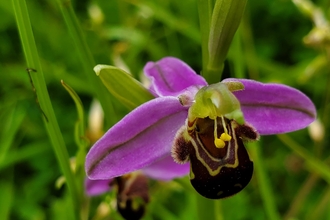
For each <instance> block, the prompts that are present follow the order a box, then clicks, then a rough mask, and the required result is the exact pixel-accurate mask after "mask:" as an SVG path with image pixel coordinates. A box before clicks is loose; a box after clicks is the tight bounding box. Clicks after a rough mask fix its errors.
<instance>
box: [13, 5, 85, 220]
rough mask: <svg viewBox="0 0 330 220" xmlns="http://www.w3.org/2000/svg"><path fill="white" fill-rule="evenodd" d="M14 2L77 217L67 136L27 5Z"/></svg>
mask: <svg viewBox="0 0 330 220" xmlns="http://www.w3.org/2000/svg"><path fill="white" fill-rule="evenodd" d="M12 4H13V7H14V12H15V16H16V22H17V26H18V30H19V34H20V38H21V42H22V45H23V49H24V55H25V59H26V62H27V65H28V67H29V68H33V69H34V70H35V71H37V72H34V71H32V72H31V78H32V82H33V85H34V87H35V91H36V94H37V98H38V101H39V104H40V108H41V109H42V111H43V113H44V114H43V116H44V117H43V121H44V123H45V127H46V130H47V133H48V135H49V138H50V140H51V143H52V146H53V149H54V152H55V154H56V157H57V160H58V162H59V165H60V167H61V170H62V172H63V175H64V176H65V178H66V183H67V186H68V189H69V192H70V195H71V199H72V203H73V207H74V210H72V212H73V214H74V215H75V216H76V218H77V219H78V213H79V212H78V210H79V209H78V207H79V195H78V193H77V188H76V184H75V181H74V176H73V173H72V171H71V169H70V164H69V154H68V152H67V149H66V146H65V143H64V139H63V136H62V133H61V131H60V128H59V126H58V123H57V119H56V117H55V113H54V110H53V107H52V104H51V101H50V98H49V94H48V91H47V87H46V83H45V79H44V75H43V71H42V68H41V63H40V60H39V55H38V51H37V47H36V43H35V40H34V36H33V32H32V27H31V23H30V17H29V13H28V8H27V5H26V2H25V0H12Z"/></svg>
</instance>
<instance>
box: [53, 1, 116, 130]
mask: <svg viewBox="0 0 330 220" xmlns="http://www.w3.org/2000/svg"><path fill="white" fill-rule="evenodd" d="M57 3H58V5H59V7H60V9H61V12H62V15H63V17H64V19H65V22H66V24H67V27H68V29H69V32H70V35H71V37H72V39H73V41H74V44H75V46H76V49H77V52H78V56H79V58H80V61H81V64H82V66H83V69H84V73H85V74H86V78H87V81H88V82H89V84H91V85H92V90H93V91H92V92H93V93H94V95H96V98H97V99H98V100H99V101H100V103H101V105H102V107H103V110H104V112H107V114H106V116H105V120H106V125H107V126H110V125H112V124H114V123H115V118H116V117H113V115H114V109H113V106H112V100H111V95H110V94H109V92H108V91H107V90H106V88H105V86H103V84H102V83H101V80H100V79H98V77H97V76H96V75H95V73H94V72H93V68H94V66H95V65H96V63H95V61H94V58H93V55H92V53H91V51H90V49H89V47H88V45H87V42H86V40H85V37H84V32H83V31H82V29H81V27H80V24H79V22H78V20H77V17H76V15H75V12H74V10H73V7H72V4H71V1H67V0H57Z"/></svg>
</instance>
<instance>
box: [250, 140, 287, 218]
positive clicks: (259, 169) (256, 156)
mask: <svg viewBox="0 0 330 220" xmlns="http://www.w3.org/2000/svg"><path fill="white" fill-rule="evenodd" d="M250 146H251V147H250V152H251V153H252V158H253V160H254V166H255V175H256V177H257V181H258V184H259V189H260V193H261V197H262V200H263V203H264V206H265V211H266V214H267V219H270V220H279V219H281V217H280V215H279V213H278V211H277V208H276V204H275V196H274V193H273V191H272V187H271V184H270V182H269V178H268V176H267V173H266V170H265V165H264V163H263V158H262V155H261V153H260V144H259V142H255V143H251V144H250Z"/></svg>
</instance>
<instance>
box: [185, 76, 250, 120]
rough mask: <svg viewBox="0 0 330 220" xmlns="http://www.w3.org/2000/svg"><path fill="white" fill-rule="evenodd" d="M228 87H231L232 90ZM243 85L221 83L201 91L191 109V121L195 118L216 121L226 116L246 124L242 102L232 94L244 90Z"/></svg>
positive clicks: (189, 115)
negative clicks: (207, 118)
mask: <svg viewBox="0 0 330 220" xmlns="http://www.w3.org/2000/svg"><path fill="white" fill-rule="evenodd" d="M228 85H230V86H229V88H230V89H229V88H228ZM241 85H242V84H241ZM241 85H240V84H233V83H230V84H228V83H222V82H219V83H216V84H212V85H209V86H205V87H203V88H202V89H200V90H199V91H198V92H197V94H196V96H195V102H194V103H193V104H192V106H191V107H190V108H189V114H188V117H189V121H193V120H194V119H195V118H206V117H209V118H210V119H216V118H217V117H221V116H224V117H226V118H228V119H234V120H235V121H237V122H238V123H239V124H244V117H243V113H242V111H241V106H240V102H239V101H238V100H237V98H236V97H235V95H234V94H233V93H232V92H231V90H234V91H235V90H240V89H242V88H240V86H241ZM243 88H244V87H243Z"/></svg>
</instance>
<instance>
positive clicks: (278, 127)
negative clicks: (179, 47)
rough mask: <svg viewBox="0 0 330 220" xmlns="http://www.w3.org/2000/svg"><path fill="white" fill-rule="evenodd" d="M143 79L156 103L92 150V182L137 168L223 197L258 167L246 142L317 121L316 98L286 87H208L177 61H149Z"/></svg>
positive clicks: (247, 83) (234, 83)
mask: <svg viewBox="0 0 330 220" xmlns="http://www.w3.org/2000/svg"><path fill="white" fill-rule="evenodd" d="M144 73H145V75H146V76H147V77H148V78H149V79H150V82H151V85H150V88H149V91H150V92H151V93H152V94H153V95H154V96H155V98H154V99H152V100H150V101H148V102H146V103H144V104H142V105H140V106H139V107H137V108H136V109H134V110H133V111H131V112H130V113H129V114H128V115H126V116H125V117H124V118H123V119H122V120H120V121H119V122H118V123H117V124H115V125H114V126H113V127H111V128H110V129H109V130H108V131H107V132H106V133H105V134H104V135H103V137H102V138H101V139H99V140H98V141H97V142H96V143H95V144H94V146H93V147H92V148H91V149H90V151H89V153H88V154H87V158H86V173H87V176H88V177H89V178H90V179H93V180H109V179H112V178H114V177H117V176H121V175H123V174H126V173H130V172H132V171H135V170H139V169H142V170H143V172H144V173H145V174H146V175H147V176H149V177H151V178H155V179H161V180H170V179H173V178H176V177H180V176H184V175H187V174H188V173H190V179H191V183H192V185H193V186H194V188H195V189H196V190H197V191H198V192H199V193H200V194H201V195H203V196H205V197H207V198H212V199H217V198H225V197H227V196H230V195H233V194H235V193H237V192H239V191H240V190H241V189H243V188H244V187H245V186H246V185H247V183H248V182H249V181H250V179H251V176H252V172H253V163H252V161H251V160H250V158H249V155H248V153H247V151H246V149H245V147H244V141H253V140H257V139H258V138H259V135H271V134H279V133H286V132H291V131H295V130H299V129H302V128H305V127H306V126H308V125H309V124H310V123H311V122H313V121H314V119H315V117H316V110H315V106H314V104H313V103H312V102H311V100H310V99H309V98H308V97H307V96H306V95H304V94H303V93H302V92H300V91H299V90H297V89H294V88H292V87H289V86H286V85H282V84H274V83H266V84H264V83H261V82H257V81H254V80H248V79H234V78H232V79H225V80H223V81H221V82H219V83H216V84H212V85H208V84H207V82H206V81H205V79H204V78H203V77H202V76H200V75H198V74H196V73H195V72H194V71H193V70H192V68H190V67H189V66H188V65H187V64H186V63H184V62H183V61H181V60H179V59H177V58H173V57H166V58H163V59H161V60H160V61H158V62H148V63H147V64H146V66H145V68H144ZM188 162H189V163H188Z"/></svg>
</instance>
